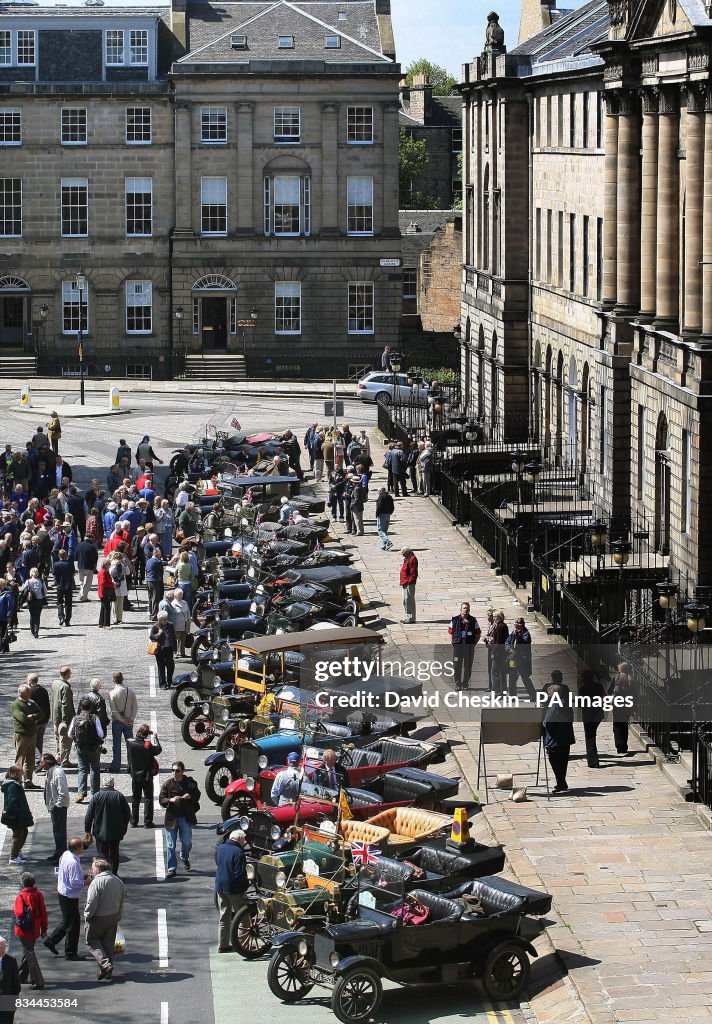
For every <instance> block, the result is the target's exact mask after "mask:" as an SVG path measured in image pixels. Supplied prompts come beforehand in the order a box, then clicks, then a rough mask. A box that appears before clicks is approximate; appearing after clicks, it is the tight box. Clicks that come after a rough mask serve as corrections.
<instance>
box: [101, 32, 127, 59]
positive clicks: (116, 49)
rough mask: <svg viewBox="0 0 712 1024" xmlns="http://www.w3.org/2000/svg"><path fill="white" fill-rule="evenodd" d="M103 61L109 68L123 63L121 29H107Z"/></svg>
mask: <svg viewBox="0 0 712 1024" xmlns="http://www.w3.org/2000/svg"><path fill="white" fill-rule="evenodd" d="M105 61H106V64H107V65H109V66H110V65H112V64H123V63H124V30H123V29H122V28H110V29H107V31H106V46H105Z"/></svg>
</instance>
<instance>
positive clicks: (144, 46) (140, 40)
mask: <svg viewBox="0 0 712 1024" xmlns="http://www.w3.org/2000/svg"><path fill="white" fill-rule="evenodd" d="M129 36H130V39H129V63H130V64H139V65H141V64H148V29H145V28H132V29H131V31H130V33H129Z"/></svg>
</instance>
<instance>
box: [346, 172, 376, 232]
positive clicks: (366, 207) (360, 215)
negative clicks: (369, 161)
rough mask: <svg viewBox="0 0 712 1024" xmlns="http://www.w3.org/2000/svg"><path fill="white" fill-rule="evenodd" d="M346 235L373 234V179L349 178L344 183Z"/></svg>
mask: <svg viewBox="0 0 712 1024" xmlns="http://www.w3.org/2000/svg"><path fill="white" fill-rule="evenodd" d="M346 192H347V198H346V204H347V227H346V230H347V233H348V234H349V235H372V234H373V178H366V177H358V178H355V177H354V178H351V177H350V178H349V179H348V180H347V183H346Z"/></svg>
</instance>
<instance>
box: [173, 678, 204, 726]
mask: <svg viewBox="0 0 712 1024" xmlns="http://www.w3.org/2000/svg"><path fill="white" fill-rule="evenodd" d="M186 697H190V698H191V699H192V700H193V702H197V701H199V700H200V698H201V693H200V690H199V689H198V687H197V686H196V685H195V684H194V683H181V684H180V686H176V688H175V689H174V690H172V691H171V711H172V712H173V714H174V715H175V716H176V718H178V719H180V721H181V722H182V721H183V719H184V718H185V716H186V715H187V714H188V712H189V711H190V709H191V706H192V705H189V704H186Z"/></svg>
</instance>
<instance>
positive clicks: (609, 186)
mask: <svg viewBox="0 0 712 1024" xmlns="http://www.w3.org/2000/svg"><path fill="white" fill-rule="evenodd" d="M605 100H606V139H605V146H606V156H605V161H604V189H605V196H604V206H603V304H604V305H605V306H608V307H611V306H615V304H616V263H617V260H616V244H617V235H618V227H617V222H618V102H617V97H616V95H615V93H606V94H605Z"/></svg>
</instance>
